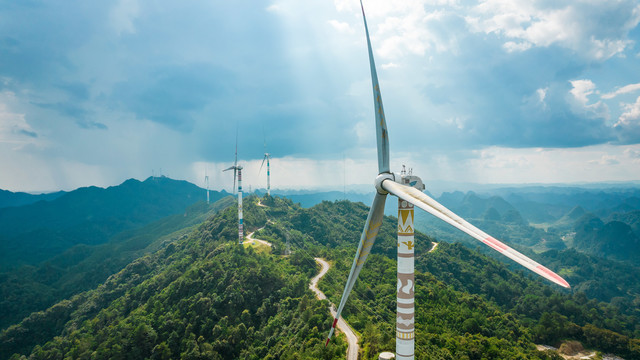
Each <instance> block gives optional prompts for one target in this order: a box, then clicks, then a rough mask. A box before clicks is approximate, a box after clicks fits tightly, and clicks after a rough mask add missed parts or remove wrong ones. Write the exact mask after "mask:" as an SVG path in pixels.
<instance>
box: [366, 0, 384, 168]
mask: <svg viewBox="0 0 640 360" xmlns="http://www.w3.org/2000/svg"><path fill="white" fill-rule="evenodd" d="M360 7H361V8H362V20H363V21H364V31H365V33H366V34H367V47H368V49H369V65H370V67H371V85H372V86H373V102H374V107H375V109H374V111H375V113H376V139H377V143H378V173H380V174H382V173H388V172H389V135H388V133H387V123H386V121H385V117H384V108H383V107H382V94H381V93H380V84H379V83H378V73H377V72H376V64H375V62H374V61H373V51H372V50H371V40H370V39H369V28H368V27H367V18H366V17H365V15H364V6H362V0H360Z"/></svg>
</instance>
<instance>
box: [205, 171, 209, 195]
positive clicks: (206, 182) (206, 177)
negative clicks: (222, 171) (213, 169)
mask: <svg viewBox="0 0 640 360" xmlns="http://www.w3.org/2000/svg"><path fill="white" fill-rule="evenodd" d="M204 183H205V184H206V185H207V204H208V203H209V175H207V168H205V169H204Z"/></svg>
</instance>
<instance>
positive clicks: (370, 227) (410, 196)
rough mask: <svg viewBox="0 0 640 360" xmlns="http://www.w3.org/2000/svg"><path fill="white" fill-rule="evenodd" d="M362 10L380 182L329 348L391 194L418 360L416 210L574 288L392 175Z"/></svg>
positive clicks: (405, 315)
mask: <svg viewBox="0 0 640 360" xmlns="http://www.w3.org/2000/svg"><path fill="white" fill-rule="evenodd" d="M360 6H361V8H362V18H363V21H364V28H365V34H366V37H367V47H368V51H369V65H370V67H371V82H372V86H373V99H374V105H375V108H374V110H375V127H376V139H377V146H378V176H377V177H376V180H375V188H376V195H375V198H374V199H373V204H372V205H371V208H370V210H369V215H368V217H367V220H366V222H365V226H364V231H363V232H362V236H361V237H360V243H359V244H358V251H357V253H356V256H355V258H354V259H353V265H352V266H351V271H350V273H349V277H348V279H347V283H346V284H345V288H344V292H343V293H342V298H341V300H340V305H339V306H338V310H337V314H336V317H335V319H334V321H333V326H332V327H331V330H330V332H329V336H328V338H327V342H326V343H327V344H328V343H329V340H330V339H331V336H332V335H333V332H334V331H335V327H336V324H337V323H338V319H340V315H341V313H342V310H343V309H344V305H345V303H346V301H347V299H348V297H349V294H350V293H351V290H352V289H353V286H354V284H355V282H356V279H357V278H358V275H359V274H360V270H362V266H363V264H364V262H365V260H366V259H367V256H368V255H369V252H370V251H371V248H372V246H373V243H374V241H375V239H376V236H377V235H378V230H379V229H380V226H381V225H382V218H383V215H384V203H385V201H386V198H387V194H392V195H395V196H396V197H398V243H397V245H398V261H397V266H398V269H397V273H398V282H397V292H396V299H397V307H396V359H402V360H408V359H411V360H412V359H414V356H415V354H414V353H415V302H414V286H415V281H414V248H415V238H414V229H413V215H414V205H415V206H417V207H419V208H421V209H423V210H425V211H427V212H428V213H430V214H432V215H434V216H436V217H437V218H439V219H441V220H443V221H445V222H446V223H448V224H449V225H452V226H454V227H455V228H457V229H459V230H461V231H463V232H465V233H467V234H469V235H471V236H472V237H473V238H475V239H476V240H478V241H480V242H482V243H483V244H485V245H487V246H489V247H491V248H492V249H494V250H496V251H498V252H499V253H501V254H502V255H505V256H506V257H508V258H510V259H512V260H514V261H515V262H517V263H518V264H520V265H522V266H524V267H526V268H527V269H529V270H531V271H533V272H535V273H536V274H538V275H540V276H542V277H544V278H545V279H548V280H550V281H552V282H554V283H556V284H558V285H560V286H563V287H565V288H569V284H568V283H567V282H566V281H565V280H564V279H563V278H561V277H560V276H558V275H557V274H556V273H554V272H553V271H551V270H549V269H547V268H546V267H544V266H542V265H540V264H538V263H537V262H535V261H533V260H531V259H529V258H528V257H526V256H524V255H523V254H521V253H519V252H517V251H516V250H514V249H512V248H510V247H509V246H507V245H505V244H503V243H502V242H500V241H498V240H496V239H495V238H493V237H491V236H489V235H488V234H486V233H485V232H483V231H482V230H480V229H478V228H477V227H475V226H473V225H471V224H470V223H468V222H467V221H465V220H464V219H462V218H461V217H459V216H458V215H456V214H454V213H453V212H452V211H451V210H449V209H447V208H445V207H444V206H442V205H441V204H439V203H438V202H436V201H435V200H433V199H432V198H430V197H429V196H427V195H425V194H424V193H423V192H422V191H421V190H423V189H424V185H423V183H422V180H421V179H420V178H419V177H417V176H414V175H413V174H412V173H411V171H409V173H407V172H406V171H404V169H403V171H402V172H401V173H400V174H394V173H392V172H391V171H390V170H389V136H388V132H387V124H386V121H385V116H384V110H383V108H382V97H381V93H380V85H379V84H378V75H377V73H376V68H375V63H374V61H373V52H372V51H371V40H370V39H369V29H368V28H367V20H366V17H365V14H364V6H363V5H362V0H360Z"/></svg>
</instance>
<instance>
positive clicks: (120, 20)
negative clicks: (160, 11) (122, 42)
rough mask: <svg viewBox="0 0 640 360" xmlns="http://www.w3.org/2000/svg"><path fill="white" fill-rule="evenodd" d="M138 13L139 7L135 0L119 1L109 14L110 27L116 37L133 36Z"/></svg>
mask: <svg viewBox="0 0 640 360" xmlns="http://www.w3.org/2000/svg"><path fill="white" fill-rule="evenodd" d="M139 12H140V6H139V4H138V1H137V0H119V1H118V3H117V4H116V5H115V6H114V7H113V8H112V9H111V11H110V13H109V20H110V21H111V26H112V27H113V28H114V30H115V32H116V33H117V34H118V35H121V34H123V33H128V34H134V33H135V32H136V27H135V25H134V21H135V19H136V18H137V17H138V15H139Z"/></svg>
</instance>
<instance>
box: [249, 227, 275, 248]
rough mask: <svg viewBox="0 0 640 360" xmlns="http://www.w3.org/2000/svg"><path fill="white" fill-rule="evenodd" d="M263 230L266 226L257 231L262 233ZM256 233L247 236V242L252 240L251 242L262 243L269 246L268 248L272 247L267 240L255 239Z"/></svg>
mask: <svg viewBox="0 0 640 360" xmlns="http://www.w3.org/2000/svg"><path fill="white" fill-rule="evenodd" d="M262 229H264V226H263V227H261V228H260V229H257V230H256V231H260V230H262ZM256 231H254V232H252V233H249V234H248V235H247V236H246V238H247V240H250V241H257V242H259V243H261V244H264V245H267V246H268V247H272V246H271V243H270V242H268V241H266V240H262V239H256V238H254V237H253V234H255V233H256Z"/></svg>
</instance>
